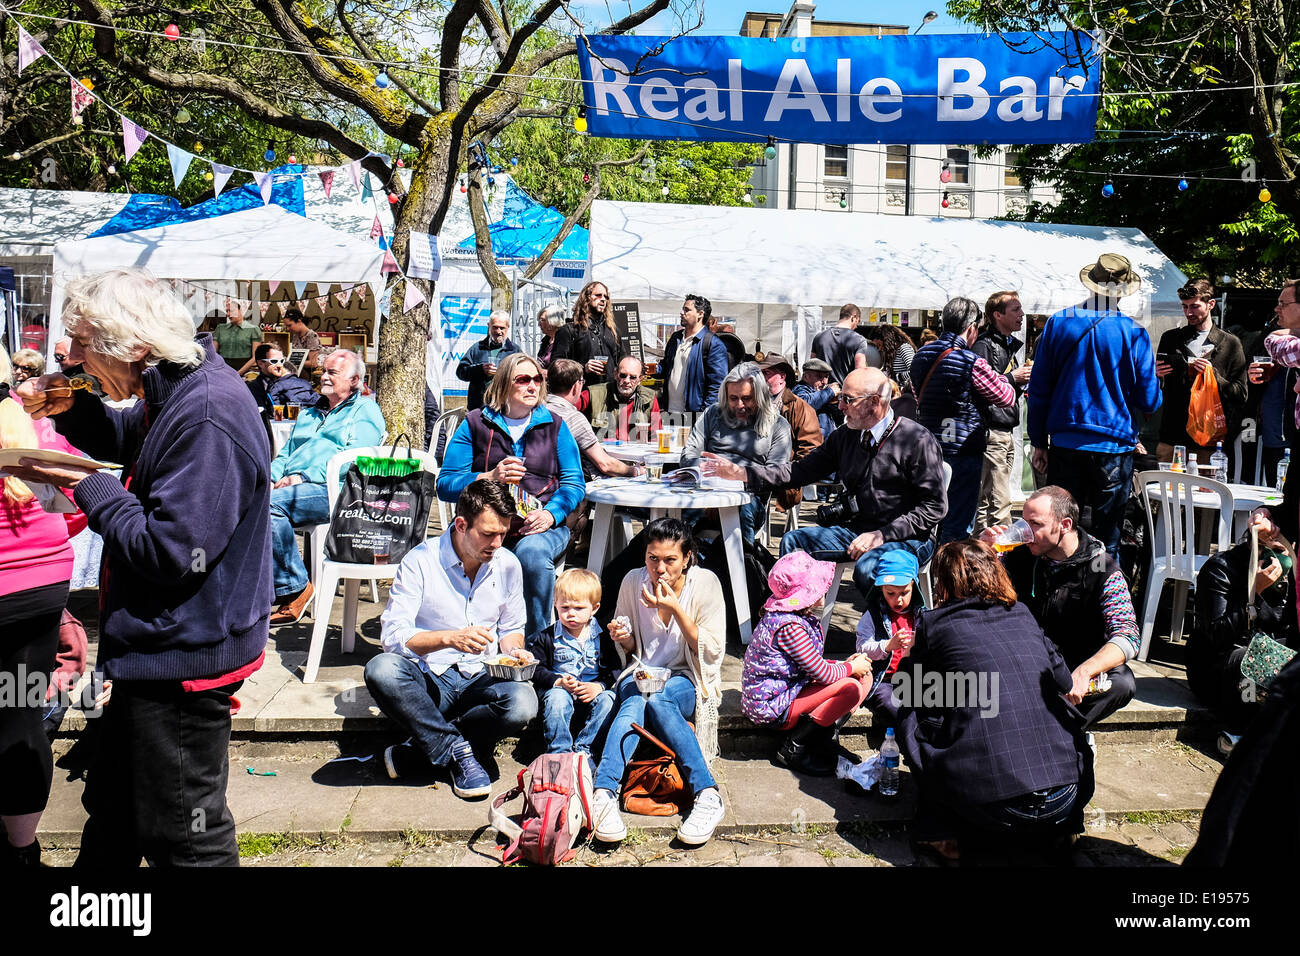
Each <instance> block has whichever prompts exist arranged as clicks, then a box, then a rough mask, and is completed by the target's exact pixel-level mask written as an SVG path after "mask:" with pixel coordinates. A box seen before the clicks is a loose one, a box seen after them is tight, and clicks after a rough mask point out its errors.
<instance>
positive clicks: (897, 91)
mask: <svg viewBox="0 0 1300 956" xmlns="http://www.w3.org/2000/svg"><path fill="white" fill-rule="evenodd" d="M876 90H889V95H887V96H884V95H880V94H878V93H876ZM901 102H903V90H902V87H900V86H899V85H898V84H897V83H895V82H894V81H893V80H891V79H889V78H888V77H884V76H878V77H876V78H875V79H874V80H867V82H866V83H864V84H863V85H862V90H861V91H860V92H859V93H858V109H860V110H862V115H863V116H865V117H866V118H867V119H869V120H871V121H872V122H874V123H892V122H893V121H894V120H896V119H898V118H899V117H900V116H902V115H903V108H902V107H901V106H900V107H899V108H898V109H896V110H891V111H890V112H888V113H882V112H881V111H880V110H878V109H876V107H877V106H885V105H888V104H890V103H901Z"/></svg>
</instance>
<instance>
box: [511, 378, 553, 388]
mask: <svg viewBox="0 0 1300 956" xmlns="http://www.w3.org/2000/svg"><path fill="white" fill-rule="evenodd" d="M513 381H514V383H515V384H516V385H518V386H520V387H521V388H522V387H523V386H525V385H527V384H528V383H529V382H532V383H533V384H534V385H541V384H542V383H543V382H545V381H546V376H544V375H516V376H515V377H514V379H513Z"/></svg>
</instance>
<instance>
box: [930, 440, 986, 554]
mask: <svg viewBox="0 0 1300 956" xmlns="http://www.w3.org/2000/svg"><path fill="white" fill-rule="evenodd" d="M943 460H944V461H946V462H947V463H948V464H949V465H950V466H951V467H952V479H951V480H950V481H949V482H948V513H947V514H946V515H944V516H943V522H942V523H941V524H940V525H939V543H940V544H947V543H948V542H949V541H961V540H963V539H965V538H969V537H970V531H971V527H972V526H973V525H974V524H975V508H976V506H977V505H978V504H979V498H980V477H981V475H982V474H983V473H984V455H983V453H981V454H979V455H953V456H952V457H951V458H949V457H948V456H946V455H945V456H944V459H943Z"/></svg>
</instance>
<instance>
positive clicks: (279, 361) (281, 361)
mask: <svg viewBox="0 0 1300 956" xmlns="http://www.w3.org/2000/svg"><path fill="white" fill-rule="evenodd" d="M262 361H263V362H265V363H266V364H267V365H283V364H284V359H282V358H279V359H262Z"/></svg>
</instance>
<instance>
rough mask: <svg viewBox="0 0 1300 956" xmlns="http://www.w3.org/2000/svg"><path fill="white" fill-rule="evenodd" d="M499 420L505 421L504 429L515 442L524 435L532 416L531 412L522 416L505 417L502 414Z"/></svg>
mask: <svg viewBox="0 0 1300 956" xmlns="http://www.w3.org/2000/svg"><path fill="white" fill-rule="evenodd" d="M501 420H502V421H503V422H505V423H506V431H508V432H509V433H510V440H511V441H512V442H515V443H516V444H517V443H518V442H519V439H521V438H523V437H524V432H526V431H528V423H529V422H531V421H532V420H533V416H532V414H531V413H529V414H528V415H526V416H524V417H523V418H507V417H506V416H505V415H502V416H501Z"/></svg>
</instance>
